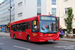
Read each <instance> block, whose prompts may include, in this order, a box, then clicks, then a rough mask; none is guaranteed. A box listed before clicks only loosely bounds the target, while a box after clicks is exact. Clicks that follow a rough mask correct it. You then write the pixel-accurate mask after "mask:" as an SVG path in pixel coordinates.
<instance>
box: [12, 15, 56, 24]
mask: <svg viewBox="0 0 75 50" xmlns="http://www.w3.org/2000/svg"><path fill="white" fill-rule="evenodd" d="M38 16H52V17H56V16H53V15H37V16H34V17H30V18H26V19H22V20H19V21H15V22H12V23H11V25H12V24H18V23H23V21H31V20H33V19H35V18H38Z"/></svg>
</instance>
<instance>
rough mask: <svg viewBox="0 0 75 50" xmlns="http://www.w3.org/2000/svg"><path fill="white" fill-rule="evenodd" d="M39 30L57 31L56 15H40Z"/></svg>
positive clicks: (45, 31)
mask: <svg viewBox="0 0 75 50" xmlns="http://www.w3.org/2000/svg"><path fill="white" fill-rule="evenodd" d="M40 32H42V33H57V32H58V22H57V20H56V17H52V16H40Z"/></svg>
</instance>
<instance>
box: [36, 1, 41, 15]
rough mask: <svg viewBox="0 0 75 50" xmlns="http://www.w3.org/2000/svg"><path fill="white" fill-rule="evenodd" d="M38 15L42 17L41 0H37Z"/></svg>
mask: <svg viewBox="0 0 75 50" xmlns="http://www.w3.org/2000/svg"><path fill="white" fill-rule="evenodd" d="M37 15H41V0H37Z"/></svg>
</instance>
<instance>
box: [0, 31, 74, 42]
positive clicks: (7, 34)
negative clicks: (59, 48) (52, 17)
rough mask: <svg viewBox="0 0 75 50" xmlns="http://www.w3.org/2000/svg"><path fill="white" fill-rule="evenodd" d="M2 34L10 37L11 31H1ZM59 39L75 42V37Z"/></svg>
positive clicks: (60, 39)
mask: <svg viewBox="0 0 75 50" xmlns="http://www.w3.org/2000/svg"><path fill="white" fill-rule="evenodd" d="M0 36H8V37H10V33H5V32H0ZM59 41H70V42H75V38H59Z"/></svg>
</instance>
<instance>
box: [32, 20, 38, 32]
mask: <svg viewBox="0 0 75 50" xmlns="http://www.w3.org/2000/svg"><path fill="white" fill-rule="evenodd" d="M32 32H38V20H35V21H32Z"/></svg>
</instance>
